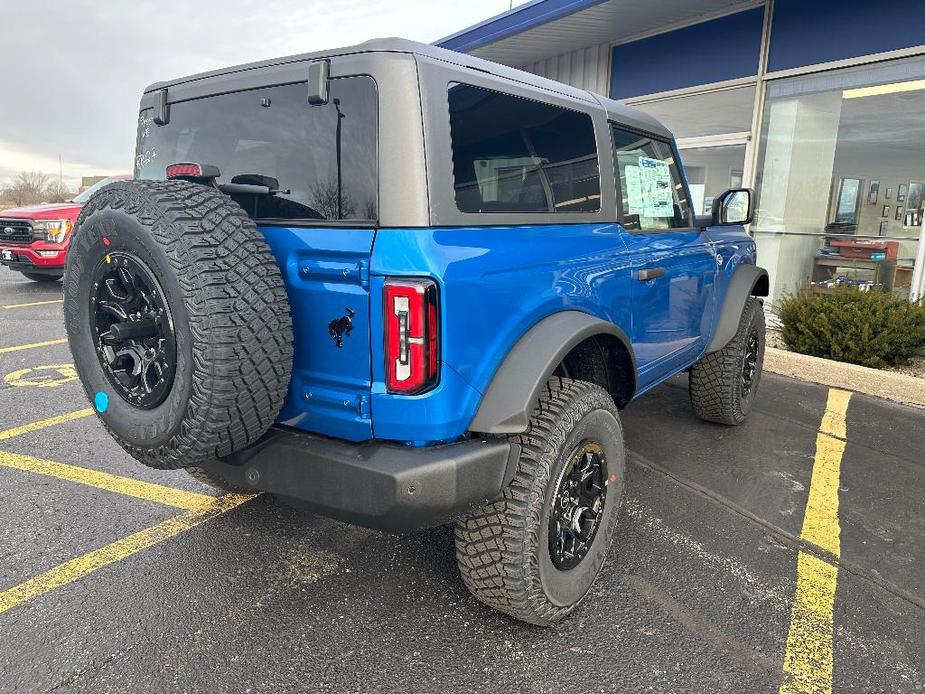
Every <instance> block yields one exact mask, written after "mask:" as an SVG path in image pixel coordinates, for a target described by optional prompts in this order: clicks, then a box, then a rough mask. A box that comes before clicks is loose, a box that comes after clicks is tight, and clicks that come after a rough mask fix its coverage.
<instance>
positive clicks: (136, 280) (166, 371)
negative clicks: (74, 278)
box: [90, 251, 177, 409]
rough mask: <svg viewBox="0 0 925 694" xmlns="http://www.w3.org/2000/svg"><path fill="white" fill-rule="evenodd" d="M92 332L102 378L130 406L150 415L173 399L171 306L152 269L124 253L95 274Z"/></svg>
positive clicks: (106, 260) (107, 258)
mask: <svg viewBox="0 0 925 694" xmlns="http://www.w3.org/2000/svg"><path fill="white" fill-rule="evenodd" d="M92 282H93V287H92V289H91V292H90V330H91V331H92V337H93V341H94V344H95V345H96V354H97V358H98V359H99V362H100V366H101V367H102V369H103V373H104V374H105V375H106V378H107V379H109V382H110V383H111V384H112V386H113V388H114V389H115V392H116V393H118V394H119V396H121V397H122V399H123V400H125V401H126V402H128V403H129V404H131V405H133V406H135V407H138V408H142V409H150V408H153V407H157V406H158V405H159V404H161V403H162V402H163V401H164V399H165V398H166V397H167V395H168V394H169V393H170V388H171V386H172V385H173V380H174V374H175V372H176V365H177V341H176V334H175V331H174V323H173V317H172V315H171V312H170V306H169V305H168V303H167V300H166V298H165V296H164V292H163V290H162V289H161V286H160V284H159V283H158V281H157V279H156V278H155V277H154V274H153V273H152V272H151V269H150V268H149V267H148V266H147V265H146V264H145V263H144V262H143V261H142V260H141V259H140V258H138V257H137V256H136V255H134V254H133V253H129V252H126V251H117V252H112V253H108V254H106V256H105V257H104V258H103V259H102V260H101V261H100V262H99V264H98V265H97V266H96V268H95V269H94V272H93V277H92Z"/></svg>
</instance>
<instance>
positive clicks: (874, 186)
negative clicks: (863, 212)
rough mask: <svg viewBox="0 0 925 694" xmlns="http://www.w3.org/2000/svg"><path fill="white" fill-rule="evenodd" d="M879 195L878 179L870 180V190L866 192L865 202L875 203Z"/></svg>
mask: <svg viewBox="0 0 925 694" xmlns="http://www.w3.org/2000/svg"><path fill="white" fill-rule="evenodd" d="M879 197H880V181H871V182H870V190H869V191H868V193H867V204H868V205H876V204H877V200H878V198H879Z"/></svg>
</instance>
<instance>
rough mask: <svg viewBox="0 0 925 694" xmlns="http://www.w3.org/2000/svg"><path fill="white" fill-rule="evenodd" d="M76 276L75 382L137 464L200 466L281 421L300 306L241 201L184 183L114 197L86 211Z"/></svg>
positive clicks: (151, 185) (69, 306)
mask: <svg viewBox="0 0 925 694" xmlns="http://www.w3.org/2000/svg"><path fill="white" fill-rule="evenodd" d="M65 278H66V279H65V287H64V313H65V321H66V327H67V333H68V341H69V343H70V347H71V352H72V354H73V356H74V363H75V366H76V367H77V372H78V374H79V375H80V379H81V382H82V383H83V386H84V389H85V391H86V393H87V395H88V396H89V397H90V399H91V400H92V401H93V402H94V404H95V405H96V409H97V412H98V413H99V415H100V418H101V419H102V420H103V423H104V424H105V425H106V427H107V428H108V429H109V431H110V433H111V434H112V436H113V437H114V438H115V439H116V441H118V442H119V443H120V444H121V445H122V447H123V448H125V450H126V451H128V452H129V453H130V454H131V455H132V456H134V457H135V458H137V459H138V460H140V461H141V462H143V463H145V464H146V465H150V466H151V467H157V468H184V467H190V466H198V465H200V464H202V463H203V462H206V461H208V460H213V459H215V458H217V457H222V456H225V455H229V454H231V453H233V452H234V451H237V450H240V449H242V448H245V447H247V446H248V445H250V444H251V443H253V442H254V441H256V440H257V439H258V438H259V437H260V436H261V435H263V433H264V432H265V431H266V430H267V429H268V428H269V426H270V425H271V424H272V423H273V420H274V419H275V418H276V416H277V414H278V413H279V411H280V408H281V406H282V402H283V398H284V397H285V394H286V390H287V388H288V385H289V377H290V372H291V368H292V326H291V322H290V317H289V305H288V301H287V297H286V290H285V287H284V285H283V281H282V277H281V275H280V272H279V268H278V267H277V265H276V262H275V260H274V259H273V256H272V254H271V253H270V249H269V247H268V246H267V243H266V241H265V240H264V238H263V236H262V234H261V233H260V232H259V231H258V229H257V227H256V226H255V225H254V222H253V221H252V220H250V219H249V218H248V217H247V215H245V214H244V211H243V210H242V209H241V208H240V207H239V206H238V205H237V204H236V203H235V202H234V201H232V200H231V199H230V198H229V197H227V196H226V195H223V194H222V193H221V192H219V191H218V190H216V189H214V188H209V187H206V186H203V185H197V184H194V183H187V182H183V181H132V182H125V183H114V184H112V185H109V186H107V187H105V188H104V189H102V190H101V191H100V192H99V193H97V194H96V195H95V196H94V197H93V198H91V200H90V201H89V203H88V204H87V205H86V206H85V207H84V210H83V212H82V214H81V219H80V221H79V223H78V225H77V232H76V234H75V237H74V238H73V240H72V242H71V248H70V250H69V252H68V259H67V272H66V275H65Z"/></svg>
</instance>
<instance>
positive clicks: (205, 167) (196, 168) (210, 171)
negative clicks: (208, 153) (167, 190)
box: [166, 162, 221, 179]
mask: <svg viewBox="0 0 925 694" xmlns="http://www.w3.org/2000/svg"><path fill="white" fill-rule="evenodd" d="M166 174H167V178H169V179H173V178H204V179H213V178H218V177H219V176H221V172H220V171H219V170H218V167H216V166H212V165H211V164H198V163H194V162H181V163H179V164H170V165H169V166H168V167H167V171H166Z"/></svg>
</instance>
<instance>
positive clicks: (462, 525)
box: [456, 378, 625, 626]
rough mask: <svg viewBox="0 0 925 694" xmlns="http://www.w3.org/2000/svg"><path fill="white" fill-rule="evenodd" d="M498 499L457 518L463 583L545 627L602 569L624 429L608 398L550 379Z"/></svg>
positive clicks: (617, 498)
mask: <svg viewBox="0 0 925 694" xmlns="http://www.w3.org/2000/svg"><path fill="white" fill-rule="evenodd" d="M511 438H512V441H513V442H514V443H516V444H517V445H519V446H520V447H521V451H522V453H521V458H520V462H519V464H518V468H517V472H516V474H515V476H514V480H513V482H512V483H511V484H510V485H509V486H508V487H507V488H506V489H505V490H504V492H503V494H502V496H501V498H499V499H497V500H495V501H493V502H491V503H489V504H486V505H485V506H483V507H482V508H481V509H479V510H478V511H476V512H475V513H473V514H472V515H471V516H468V517H467V518H464V519H462V520H460V521H459V522H458V523H457V524H456V557H457V560H458V563H459V568H460V572H461V573H462V577H463V581H464V582H465V584H466V586H467V587H468V588H469V590H470V591H472V593H473V595H475V597H477V598H478V599H479V600H481V601H482V602H484V603H485V604H487V605H489V606H490V607H493V608H495V609H496V610H500V611H501V612H505V613H507V614H509V615H511V616H513V617H515V618H517V619H520V620H522V621H525V622H530V623H532V624H538V625H541V626H547V625H549V624H552V623H553V622H555V621H557V620H559V619H561V618H563V617H564V616H565V615H567V614H568V613H569V612H571V611H572V610H573V609H574V608H575V606H576V605H577V604H578V603H579V602H580V601H581V599H582V598H583V597H584V596H585V594H586V593H587V592H588V590H589V589H590V587H591V584H592V583H593V582H594V579H595V578H596V577H597V575H598V573H600V570H601V567H602V566H603V564H604V559H605V558H606V556H607V550H608V548H609V546H610V543H611V540H612V539H613V536H614V532H615V528H616V524H617V517H618V515H619V510H620V505H621V503H622V496H623V479H624V469H625V453H624V448H623V431H622V428H621V426H620V419H619V415H618V414H617V409H616V407H615V405H614V402H613V399H612V398H611V397H610V395H608V393H607V392H606V391H605V390H604V389H603V388H601V387H599V386H597V385H594V384H592V383H587V382H584V381H574V380H571V379H567V378H552V379H550V381H549V382H548V383H547V386H546V391H545V392H544V393H543V395H542V396H541V398H540V400H539V403H538V404H537V407H536V409H535V410H534V412H533V417H532V418H531V420H530V428H529V429H528V431H527V433H525V434H523V435H522V436H515V437H511Z"/></svg>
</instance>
